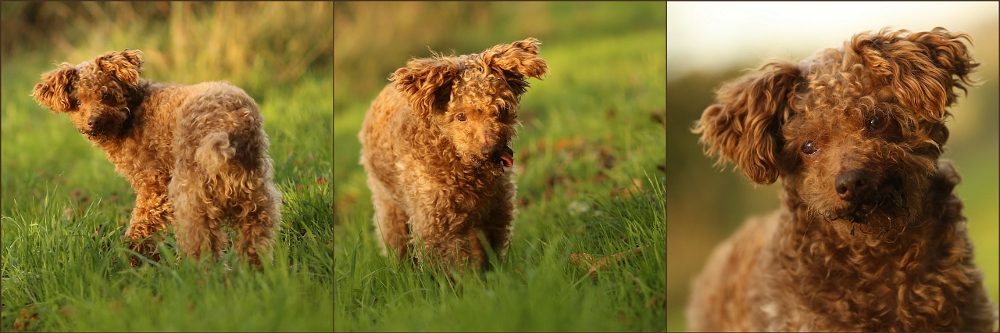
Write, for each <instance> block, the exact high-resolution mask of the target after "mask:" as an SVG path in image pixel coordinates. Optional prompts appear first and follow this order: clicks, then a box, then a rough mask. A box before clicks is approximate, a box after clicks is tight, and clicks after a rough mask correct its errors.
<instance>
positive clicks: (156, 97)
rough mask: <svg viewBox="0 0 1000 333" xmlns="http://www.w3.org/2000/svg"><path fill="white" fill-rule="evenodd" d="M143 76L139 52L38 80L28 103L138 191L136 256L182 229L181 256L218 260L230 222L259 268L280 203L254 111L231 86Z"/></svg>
mask: <svg viewBox="0 0 1000 333" xmlns="http://www.w3.org/2000/svg"><path fill="white" fill-rule="evenodd" d="M141 66H142V58H141V52H140V51H138V50H133V51H130V50H125V51H123V52H108V53H106V54H104V55H102V56H100V57H98V58H97V59H95V60H94V61H88V62H84V63H81V64H79V65H75V66H74V65H71V64H68V63H63V64H61V65H60V66H59V69H57V70H54V71H51V72H48V73H45V74H43V75H42V83H39V84H37V85H36V86H35V88H34V91H33V94H32V95H33V96H34V98H35V100H36V101H38V103H39V104H41V105H43V106H45V107H48V108H49V109H51V110H52V112H54V113H63V112H66V113H68V114H69V116H70V119H71V121H72V122H73V124H74V126H76V128H77V130H78V131H79V132H80V133H82V134H83V135H84V136H86V137H87V139H88V140H90V141H91V142H92V143H93V144H94V145H95V146H97V147H99V148H101V149H102V150H104V153H105V154H106V155H107V157H108V160H109V161H111V163H113V164H114V165H115V170H116V171H117V172H118V173H119V174H120V175H122V176H123V177H125V179H127V180H128V182H129V183H130V184H131V185H132V188H133V189H134V190H135V193H136V203H135V208H134V210H133V211H132V218H131V221H130V223H129V227H128V230H127V231H126V233H125V238H127V239H129V240H132V241H133V245H132V247H133V249H135V250H136V251H137V252H139V253H142V254H145V255H154V252H155V242H154V241H153V240H152V239H150V236H151V235H153V234H154V233H156V232H157V231H160V230H162V229H164V228H165V227H166V226H168V225H170V224H176V229H177V241H178V244H179V245H180V246H181V248H182V250H183V252H184V253H186V254H188V255H191V256H194V257H195V258H198V257H200V255H201V253H202V252H203V251H210V252H211V253H212V254H213V255H214V256H215V257H218V256H219V255H221V253H222V250H223V249H224V248H225V247H226V246H228V240H227V238H226V235H225V232H224V231H223V230H222V229H221V226H222V224H224V223H225V222H226V220H229V221H230V222H231V223H232V224H234V225H235V227H236V228H238V229H239V231H240V235H241V236H240V239H239V240H238V241H237V242H236V248H237V250H238V251H239V252H240V254H241V256H245V257H247V258H248V260H249V261H250V262H251V263H252V264H254V265H257V266H259V265H260V258H259V257H260V254H261V253H262V254H264V255H265V256H268V257H269V256H270V251H271V247H272V245H273V240H274V234H275V232H276V231H277V229H278V227H279V224H280V221H281V216H280V207H281V194H280V193H279V192H278V191H277V189H276V188H275V186H274V182H273V180H272V177H273V167H272V162H271V159H270V157H268V155H267V149H268V146H269V144H270V143H269V141H268V138H267V135H266V134H265V133H264V128H263V117H262V116H261V115H260V112H259V111H258V109H257V104H256V103H255V102H254V100H253V98H251V97H250V96H248V95H247V94H246V93H245V92H244V91H243V90H242V89H240V88H237V87H236V86H233V85H232V84H229V83H228V82H207V83H200V84H195V85H177V84H166V83H156V82H151V81H148V80H145V79H139V72H140V71H141ZM132 264H133V266H134V265H137V264H139V262H138V258H132Z"/></svg>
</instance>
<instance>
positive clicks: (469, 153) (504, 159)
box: [358, 38, 548, 268]
mask: <svg viewBox="0 0 1000 333" xmlns="http://www.w3.org/2000/svg"><path fill="white" fill-rule="evenodd" d="M538 44H539V43H538V40H536V39H534V38H528V39H525V40H522V41H518V42H514V43H512V44H503V45H497V46H494V47H492V48H490V49H488V50H486V51H484V52H482V53H479V54H470V55H462V56H457V57H442V56H435V57H433V58H426V59H414V60H411V61H410V62H409V63H407V64H406V67H405V68H400V69H398V70H396V72H395V73H394V74H393V75H392V80H393V81H395V82H393V83H390V84H389V85H387V86H386V87H385V89H383V90H382V92H381V93H380V94H379V95H378V97H376V98H375V101H373V102H372V107H371V109H370V110H369V111H368V114H367V115H366V116H365V120H364V124H362V128H361V133H359V134H358V138H359V139H360V141H361V147H362V151H361V164H362V165H364V168H365V171H367V172H368V187H369V188H371V191H372V203H373V204H374V206H375V217H374V223H375V227H376V231H377V232H378V233H379V235H378V237H377V238H378V239H379V244H380V245H381V246H382V249H383V253H384V254H387V253H388V252H389V251H392V252H393V253H394V254H395V255H396V256H398V257H399V258H404V259H405V258H417V259H419V260H421V261H422V262H424V263H442V264H458V265H461V266H465V265H467V264H468V265H469V266H472V267H474V268H482V267H484V266H485V265H484V259H486V257H487V251H490V252H493V253H495V254H496V255H497V256H499V257H501V258H502V257H503V256H504V254H505V253H506V251H507V244H508V242H509V238H510V233H511V228H512V226H511V221H513V220H514V215H515V214H517V211H516V209H515V207H514V194H515V191H516V186H515V184H514V182H513V181H512V180H511V179H510V174H511V171H512V167H513V165H514V157H513V156H514V151H513V150H512V149H511V147H510V146H511V140H512V139H513V138H514V135H515V133H516V129H515V126H517V125H518V121H517V111H518V107H519V103H520V99H521V95H522V94H524V92H525V91H526V89H527V88H528V83H527V82H526V81H525V79H526V77H529V76H530V77H534V78H539V79H540V78H541V77H542V76H543V75H545V74H546V72H547V71H548V66H547V65H546V63H545V61H544V60H542V59H541V58H539V57H538ZM484 245H486V246H484Z"/></svg>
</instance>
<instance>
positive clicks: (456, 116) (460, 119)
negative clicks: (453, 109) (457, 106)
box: [455, 113, 465, 122]
mask: <svg viewBox="0 0 1000 333" xmlns="http://www.w3.org/2000/svg"><path fill="white" fill-rule="evenodd" d="M455 120H458V121H461V122H465V114H464V113H459V114H457V115H455Z"/></svg>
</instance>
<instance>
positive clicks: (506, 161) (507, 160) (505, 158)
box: [490, 146, 514, 168]
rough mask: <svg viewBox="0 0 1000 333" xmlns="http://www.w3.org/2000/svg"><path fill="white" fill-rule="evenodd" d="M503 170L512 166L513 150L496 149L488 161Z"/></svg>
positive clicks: (508, 148) (506, 147)
mask: <svg viewBox="0 0 1000 333" xmlns="http://www.w3.org/2000/svg"><path fill="white" fill-rule="evenodd" d="M490 160H492V161H494V162H496V163H498V164H500V165H502V166H503V167H505V168H509V167H512V166H514V150H513V149H510V147H509V146H503V147H500V148H499V149H496V150H495V151H494V153H493V156H492V158H491V159H490Z"/></svg>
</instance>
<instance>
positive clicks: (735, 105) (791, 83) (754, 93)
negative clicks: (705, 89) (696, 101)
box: [692, 60, 799, 184]
mask: <svg viewBox="0 0 1000 333" xmlns="http://www.w3.org/2000/svg"><path fill="white" fill-rule="evenodd" d="M798 80H799V69H798V67H797V66H795V65H794V64H791V63H788V62H784V61H777V60H772V61H769V62H767V63H765V64H764V65H763V66H761V68H760V69H759V71H758V72H756V73H752V74H748V75H746V76H744V77H741V78H739V79H736V80H735V81H733V82H730V83H727V84H725V85H723V86H722V87H721V88H719V90H718V91H717V92H716V101H717V103H716V104H714V105H712V106H709V107H708V108H707V109H705V112H704V113H702V115H701V120H700V121H699V122H698V123H696V124H695V128H694V129H693V130H692V131H693V132H694V133H701V134H702V135H701V139H700V140H699V141H700V142H701V143H702V145H704V146H705V155H708V156H712V155H715V154H718V155H719V160H718V161H717V162H716V164H724V163H725V161H726V160H731V161H734V162H736V164H737V165H738V166H739V168H740V171H742V172H743V174H744V175H746V176H747V178H750V180H752V181H753V182H754V183H757V184H771V183H774V181H776V180H777V179H778V176H779V175H780V168H779V156H778V154H779V153H780V152H781V149H782V146H783V145H784V139H783V138H782V134H781V125H782V124H783V123H784V121H787V120H788V118H789V117H790V116H791V113H792V109H791V108H790V106H789V103H791V99H792V98H793V94H794V91H795V85H796V83H797V82H798Z"/></svg>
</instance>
